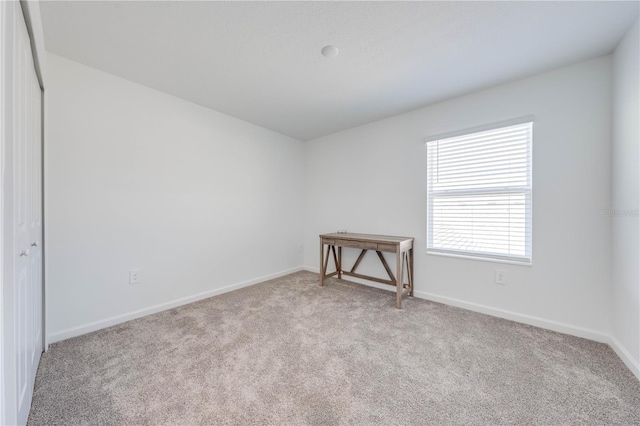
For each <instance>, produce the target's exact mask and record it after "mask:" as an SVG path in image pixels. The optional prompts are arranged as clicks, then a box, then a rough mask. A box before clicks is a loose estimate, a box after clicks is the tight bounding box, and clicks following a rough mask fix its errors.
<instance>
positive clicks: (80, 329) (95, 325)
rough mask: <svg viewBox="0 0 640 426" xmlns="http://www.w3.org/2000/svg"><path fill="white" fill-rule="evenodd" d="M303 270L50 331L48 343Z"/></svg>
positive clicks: (299, 269)
mask: <svg viewBox="0 0 640 426" xmlns="http://www.w3.org/2000/svg"><path fill="white" fill-rule="evenodd" d="M301 270H303V268H302V267H297V268H292V269H287V270H285V271H280V272H276V273H274V274H269V275H264V276H262V277H258V278H253V279H251V280H247V281H242V282H239V283H236V284H231V285H228V286H225V287H222V288H216V289H214V290H209V291H205V292H203V293H198V294H195V295H193V296H187V297H182V298H180V299H176V300H172V301H170V302H166V303H161V304H159V305H155V306H150V307H148V308H144V309H140V310H137V311H133V312H129V313H126V314H122V315H117V316H114V317H111V318H106V319H103V320H100V321H94V322H91V323H89V324H84V325H80V326H77V327H71V328H67V329H65V330H61V331H57V332H55V333H50V334H49V335H48V337H47V343H49V344H51V343H55V342H60V341H62V340H66V339H70V338H72V337H76V336H80V335H83V334H87V333H91V332H93V331H97V330H101V329H103V328H107V327H111V326H112V325H116V324H120V323H123V322H126V321H131V320H133V319H136V318H141V317H144V316H147V315H151V314H155V313H157V312H161V311H164V310H167V309H172V308H176V307H178V306H182V305H186V304H189V303H193V302H197V301H199V300H203V299H207V298H209V297H212V296H217V295H219V294H223V293H228V292H230V291H234V290H238V289H241V288H243V287H249V286H251V285H254V284H258V283H261V282H263V281H268V280H272V279H274V278H279V277H282V276H284V275H289V274H292V273H294V272H298V271H301Z"/></svg>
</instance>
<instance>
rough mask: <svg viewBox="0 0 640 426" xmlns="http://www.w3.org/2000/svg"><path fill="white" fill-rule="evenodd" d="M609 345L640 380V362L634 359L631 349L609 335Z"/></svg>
mask: <svg viewBox="0 0 640 426" xmlns="http://www.w3.org/2000/svg"><path fill="white" fill-rule="evenodd" d="M608 343H609V346H611V349H613V351H614V352H615V353H616V354H617V355H618V356H619V357H620V359H621V360H622V362H624V364H625V365H626V366H627V367H628V368H629V370H631V372H632V373H633V374H634V375H635V376H636V377H637V378H638V380H640V362H638V361H637V360H635V359H633V357H632V356H631V354H630V353H629V351H627V349H626V348H625V347H624V346H622V344H621V343H620V342H619V341H618V339H616V338H615V337H613V336H609V342H608Z"/></svg>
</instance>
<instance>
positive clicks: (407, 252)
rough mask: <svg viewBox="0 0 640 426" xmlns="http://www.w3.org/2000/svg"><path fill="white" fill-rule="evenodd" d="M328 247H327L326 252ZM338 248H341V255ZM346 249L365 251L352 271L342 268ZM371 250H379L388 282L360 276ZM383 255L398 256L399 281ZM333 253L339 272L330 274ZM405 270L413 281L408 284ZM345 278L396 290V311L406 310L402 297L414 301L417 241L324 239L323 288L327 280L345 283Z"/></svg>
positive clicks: (376, 237) (338, 235)
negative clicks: (415, 243) (380, 284)
mask: <svg viewBox="0 0 640 426" xmlns="http://www.w3.org/2000/svg"><path fill="white" fill-rule="evenodd" d="M324 246H327V249H326V251H325V248H324ZM336 247H338V251H337V253H336ZM343 247H345V248H355V249H361V250H362V251H361V252H360V256H358V259H357V260H356V262H355V263H354V264H353V267H352V268H351V270H350V271H346V270H344V269H343V268H342V266H343V265H342V248H343ZM369 250H375V252H376V253H377V255H378V258H379V259H380V261H381V262H382V266H384V269H385V270H386V271H387V274H388V275H389V279H388V280H387V279H383V278H378V277H371V276H368V275H362V274H358V273H356V269H357V268H358V265H360V262H361V261H362V258H363V257H364V255H365V254H366V253H367V251H369ZM382 252H388V253H395V254H396V275H395V277H394V275H393V272H392V271H391V268H389V265H388V264H387V261H386V260H385V258H384V256H383V255H382ZM329 253H333V262H334V264H335V266H336V270H335V272H331V273H330V274H327V267H328V265H329V257H330V256H329ZM405 266H406V268H407V269H406V270H407V277H408V281H409V282H408V283H407V284H405V283H403V281H404V279H403V278H404V268H405ZM343 275H347V276H350V277H356V278H361V279H365V280H371V281H375V282H379V283H382V284H389V285H392V286H394V287H396V308H398V309H402V296H404V295H405V294H408V295H409V296H411V297H413V238H410V237H391V236H387V235H369V234H350V233H334V234H324V235H320V285H321V286H323V285H324V279H325V278H329V277H333V276H337V277H338V278H339V279H341V278H342V276H343Z"/></svg>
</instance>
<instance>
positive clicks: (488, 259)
mask: <svg viewBox="0 0 640 426" xmlns="http://www.w3.org/2000/svg"><path fill="white" fill-rule="evenodd" d="M427 255H431V256H444V257H457V258H459V259H467V260H477V261H480V262H492V263H507V264H510V265H519V266H529V267H530V266H533V262H532V261H529V262H519V261H517V260H508V259H495V258H493V257H481V256H468V255H465V254H457V253H445V252H440V251H430V250H427Z"/></svg>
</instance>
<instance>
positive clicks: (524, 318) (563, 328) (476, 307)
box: [414, 290, 609, 343]
mask: <svg viewBox="0 0 640 426" xmlns="http://www.w3.org/2000/svg"><path fill="white" fill-rule="evenodd" d="M414 294H415V296H416V297H419V298H421V299H427V300H431V301H434V302H438V303H443V304H445V305H451V306H455V307H458V308H463V309H467V310H470V311H474V312H480V313H482V314H486V315H491V316H494V317H498V318H504V319H508V320H511V321H515V322H519V323H523V324H527V325H533V326H535V327H540V328H545V329H547V330H552V331H557V332H559V333H564V334H569V335H572V336H577V337H582V338H585V339H589V340H595V341H596V342H601V343H609V335H608V334H606V333H602V332H600V331H596V330H591V329H588V328H584V327H578V326H575V325H571V324H566V323H562V322H559V321H553V320H548V319H544V318H540V317H534V316H531V315H525V314H520V313H518V312H513V311H507V310H505V309H499V308H494V307H491V306H486V305H481V304H479V303H473V302H467V301H464V300H460V299H454V298H451V297H446V296H439V295H437V294H433V293H427V292H424V291H417V290H416V291H415V292H414Z"/></svg>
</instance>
